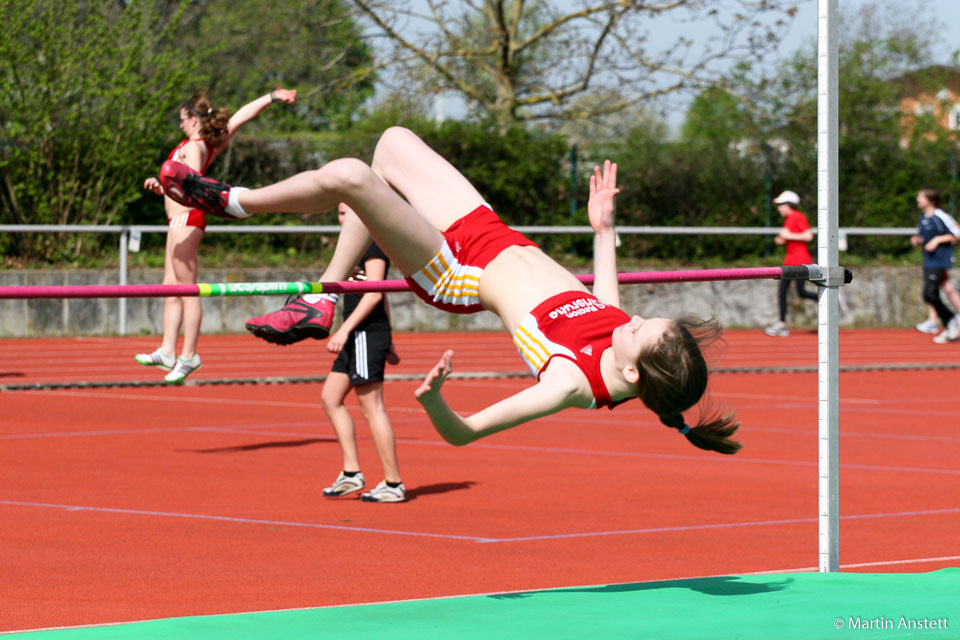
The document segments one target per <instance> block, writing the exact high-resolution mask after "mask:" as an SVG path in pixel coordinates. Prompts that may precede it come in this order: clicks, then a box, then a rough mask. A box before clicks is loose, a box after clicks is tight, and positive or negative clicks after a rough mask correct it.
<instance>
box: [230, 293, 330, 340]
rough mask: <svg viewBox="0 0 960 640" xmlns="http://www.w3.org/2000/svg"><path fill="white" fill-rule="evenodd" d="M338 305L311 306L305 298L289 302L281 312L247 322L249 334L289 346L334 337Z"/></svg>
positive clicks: (317, 303) (326, 303)
mask: <svg viewBox="0 0 960 640" xmlns="http://www.w3.org/2000/svg"><path fill="white" fill-rule="evenodd" d="M333 312H334V304H333V303H332V302H330V301H329V300H327V299H326V298H320V300H319V301H318V302H314V303H309V302H307V301H306V300H304V299H303V297H301V296H296V297H293V296H291V297H290V298H287V304H285V305H284V306H283V308H282V309H280V310H279V311H274V312H272V313H268V314H266V315H264V316H260V317H259V318H250V319H249V320H247V324H246V327H247V331H249V332H250V333H252V334H253V335H255V336H257V337H258V338H263V339H264V340H266V341H267V342H272V343H273V344H282V345H288V344H293V343H294V342H300V341H301V340H305V339H307V338H313V339H314V340H323V339H324V338H326V337H327V336H329V335H330V325H332V324H333Z"/></svg>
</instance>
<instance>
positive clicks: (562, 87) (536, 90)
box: [353, 0, 796, 126]
mask: <svg viewBox="0 0 960 640" xmlns="http://www.w3.org/2000/svg"><path fill="white" fill-rule="evenodd" d="M353 2H354V4H355V5H356V7H357V8H358V9H359V10H360V11H361V12H362V13H363V14H365V16H366V17H367V18H368V19H369V21H370V23H371V28H372V34H371V35H372V36H373V37H374V38H376V39H377V40H378V42H376V44H375V45H374V49H375V50H377V51H378V52H380V59H379V65H381V66H393V67H395V71H397V76H396V77H397V78H402V82H397V85H398V86H403V87H406V88H413V89H414V90H416V91H420V92H448V91H453V92H456V93H458V94H460V95H461V96H462V97H463V98H464V99H465V100H466V101H467V103H468V104H469V105H470V106H471V107H472V108H474V109H478V110H480V111H485V112H487V113H489V114H491V115H492V116H493V117H495V118H496V119H497V121H498V122H499V123H500V124H501V126H507V125H509V124H511V123H515V122H518V121H527V120H534V119H554V120H572V119H583V118H596V117H601V116H603V115H605V114H610V113H615V112H618V111H621V110H623V109H625V108H627V107H630V106H632V105H636V104H638V103H648V102H650V101H652V100H655V99H656V98H658V97H661V96H665V95H668V94H672V93H676V92H679V91H683V90H699V89H702V88H703V87H705V86H707V85H709V84H710V83H711V82H712V81H713V80H714V79H715V78H716V77H718V76H719V75H720V72H721V71H722V70H723V69H724V68H728V67H729V64H730V63H731V61H736V60H741V59H747V58H756V57H759V56H761V55H763V54H764V53H766V52H769V51H770V50H772V49H774V48H775V47H776V45H777V43H778V41H779V38H780V36H781V35H782V33H783V32H784V31H785V29H786V27H787V24H788V23H789V20H790V19H791V18H792V17H793V15H794V14H795V13H796V8H795V4H796V1H795V0H654V1H647V2H645V1H642V0H554V1H547V0H459V1H456V0H450V1H448V0H353ZM694 26H695V29H694ZM694 30H695V31H696V32H697V33H708V34H709V35H708V36H707V37H701V38H692V37H689V36H688V35H687V33H689V32H692V31H694ZM591 96H603V99H585V98H589V97H591Z"/></svg>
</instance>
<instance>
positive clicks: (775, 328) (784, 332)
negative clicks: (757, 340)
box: [763, 322, 790, 338]
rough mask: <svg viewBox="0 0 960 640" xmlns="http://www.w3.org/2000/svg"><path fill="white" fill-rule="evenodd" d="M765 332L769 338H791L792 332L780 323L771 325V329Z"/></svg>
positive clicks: (768, 328)
mask: <svg viewBox="0 0 960 640" xmlns="http://www.w3.org/2000/svg"><path fill="white" fill-rule="evenodd" d="M763 332H764V333H765V334H767V335H768V336H773V337H774V338H789V337H790V330H789V329H787V328H786V327H785V326H784V325H782V324H780V323H779V322H778V323H776V324H772V325H770V326H769V327H767V328H766V329H764V330H763Z"/></svg>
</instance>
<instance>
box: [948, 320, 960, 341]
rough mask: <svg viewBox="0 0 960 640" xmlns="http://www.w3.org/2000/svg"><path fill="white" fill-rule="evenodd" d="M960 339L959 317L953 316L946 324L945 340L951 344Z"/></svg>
mask: <svg viewBox="0 0 960 640" xmlns="http://www.w3.org/2000/svg"><path fill="white" fill-rule="evenodd" d="M957 338H960V316H953V317H952V318H950V322H948V323H947V340H950V341H951V342H953V341H954V340H956V339H957Z"/></svg>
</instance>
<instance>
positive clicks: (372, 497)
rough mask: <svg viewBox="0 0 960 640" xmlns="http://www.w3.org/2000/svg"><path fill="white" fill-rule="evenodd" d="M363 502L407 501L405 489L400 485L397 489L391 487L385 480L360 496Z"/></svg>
mask: <svg viewBox="0 0 960 640" xmlns="http://www.w3.org/2000/svg"><path fill="white" fill-rule="evenodd" d="M360 499H361V500H363V501H364V502H403V501H404V500H406V499H407V488H406V487H404V486H403V483H402V482H401V483H400V486H399V487H391V486H390V485H388V484H387V481H386V480H382V481H381V482H380V484H378V485H377V486H376V488H375V489H374V490H373V491H368V492H367V493H363V494H360Z"/></svg>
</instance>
